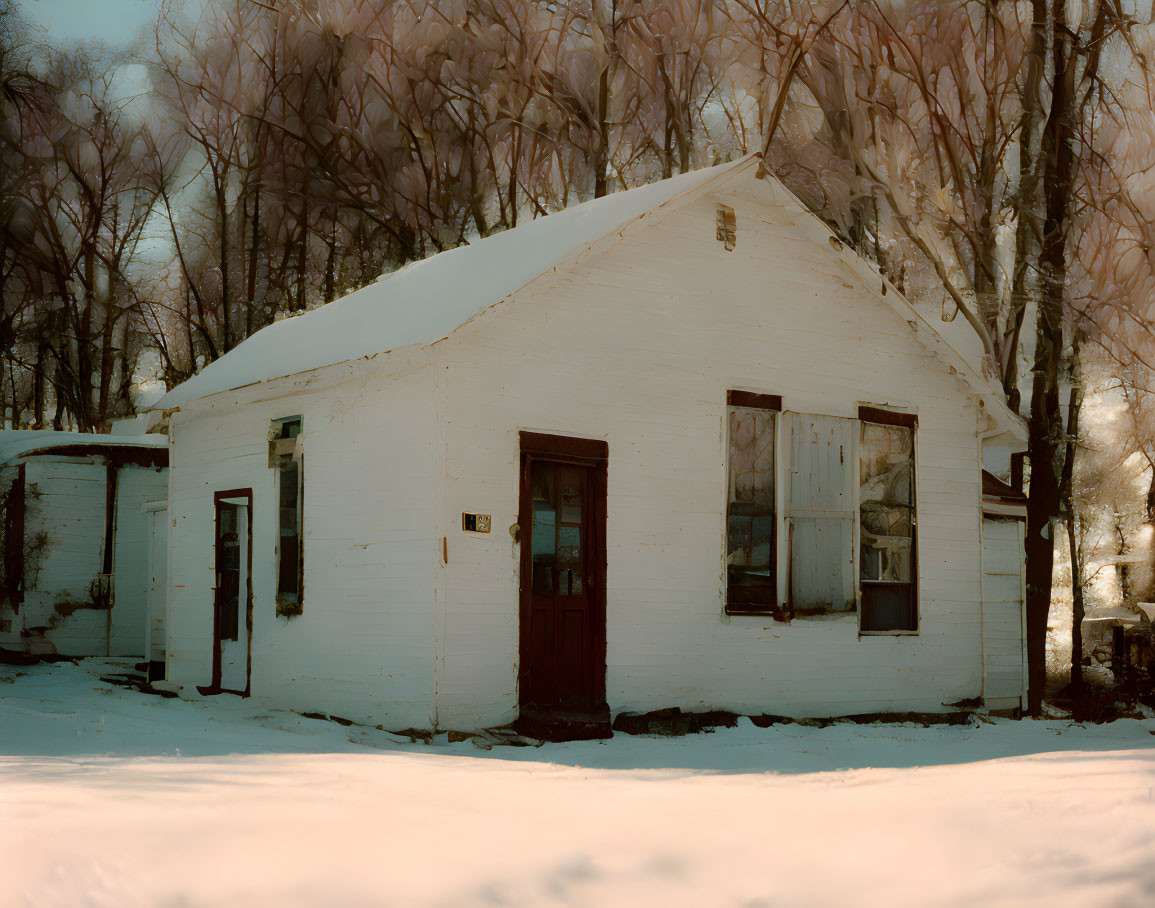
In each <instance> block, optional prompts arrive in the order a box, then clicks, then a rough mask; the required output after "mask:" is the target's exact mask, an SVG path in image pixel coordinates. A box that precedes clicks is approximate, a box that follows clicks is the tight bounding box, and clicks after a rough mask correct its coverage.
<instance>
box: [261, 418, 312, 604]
mask: <svg viewBox="0 0 1155 908" xmlns="http://www.w3.org/2000/svg"><path fill="white" fill-rule="evenodd" d="M301 424H302V420H301V417H300V416H291V417H287V418H285V419H277V420H273V424H272V427H271V429H270V431H269V467H270V468H272V469H273V470H275V471H276V486H277V488H276V496H277V551H276V558H277V614H278V615H286V616H289V615H299V614H301V609H302V606H303V605H304V571H303V569H302V568H303V565H304V555H305V553H304V546H303V544H302V536H301V530H302V520H301V517H302V513H303V511H302V502H303V499H304V494H303V493H304V478H303V472H302V469H301V467H302V457H301V439H300V435H301Z"/></svg>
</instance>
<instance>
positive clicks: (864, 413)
mask: <svg viewBox="0 0 1155 908" xmlns="http://www.w3.org/2000/svg"><path fill="white" fill-rule="evenodd" d="M859 418H860V419H861V421H862V427H861V432H862V435H861V441H860V444H859V469H860V472H859V481H860V490H859V496H858V508H859V530H860V551H859V569H858V570H859V583H860V595H861V598H862V608H861V618H860V621H861V624H860V628H861V630H862V631H863V632H864V633H895V632H909V631H916V630H918V608H917V596H916V586H915V585H916V582H917V578H918V570H917V563H916V554H917V549H916V545H915V542H916V538H915V528H916V526H917V520H916V512H915V483H914V474H915V471H914V432H915V426H916V420H915V417H914V416H913V415H912V414H907V413H891V412H889V411H886V410H877V409H874V408H871V407H862V408H861V410H860V412H859Z"/></svg>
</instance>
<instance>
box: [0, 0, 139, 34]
mask: <svg viewBox="0 0 1155 908" xmlns="http://www.w3.org/2000/svg"><path fill="white" fill-rule="evenodd" d="M158 2H159V0H20V4H19V5H20V11H21V12H22V13H23V14H24V16H25V17H26V18H27V19H28V20H29V21H30V22H31V23H33V24H34V25H38V26H40V27H42V28H43V29H44V30H45V31H46V32H47V36H48V38H49V39H51V40H54V41H69V40H73V41H75V40H87V39H92V40H97V41H104V42H107V43H108V44H111V45H119V44H126V43H128V42H129V41H131V40H132V38H134V37H135V36H136V35H137V34H138V33H139V32H140V29H141V28H143V27H145V26H147V25H149V24H150V23H151V22H153V21H154V20H155V18H156V11H157V3H158Z"/></svg>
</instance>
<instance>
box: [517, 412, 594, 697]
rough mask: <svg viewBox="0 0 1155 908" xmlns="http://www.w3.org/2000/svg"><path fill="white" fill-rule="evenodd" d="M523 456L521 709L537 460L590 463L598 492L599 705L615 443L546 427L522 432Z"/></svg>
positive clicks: (590, 532)
mask: <svg viewBox="0 0 1155 908" xmlns="http://www.w3.org/2000/svg"><path fill="white" fill-rule="evenodd" d="M519 440H520V455H519V457H518V469H519V470H520V473H519V476H518V489H519V492H518V518H517V522H518V527H519V536H520V540H521V564H520V570H519V572H518V581H519V591H518V592H519V596H518V598H519V609H518V644H517V654H518V664H517V703H518V711H519V712H520V711H521V710H523V709H525V707H526V706H527V705H529V704H527V703H526V702H525V700H524V699H523V698H524V695H525V692H526V690H527V689H528V687H529V665H530V660H529V658H528V653H527V649H526V648H527V646H528V644H527V640H528V639H529V627H530V615H531V610H532V598H533V583H532V577H531V572H532V569H533V564H532V560H531V558H532V549H533V545H532V543H533V488H532V484H531V479H530V474H531V471H532V467H533V463H534V462H535V461H539V460H540V461H548V462H550V463H568V464H574V465H576V466H582V467H590V468H592V469H591V470H590V475H591V479H592V483H591V487H592V491H593V495H592V497H591V501H590V512H589V525H588V526H587V527H586V533H587V536H586V544H587V545H588V547H589V557H590V562H589V564H590V570H591V573H592V574H593V582H592V583H591V584H590V585H589V587H588V589H589V593H588V598H587V601H588V603H589V608H590V613H591V617H592V624H593V639H592V641H591V642H592V646H591V647H590V655H589V659H590V664H589V666H588V668H589V669H590V674H591V676H592V677H593V679H594V688H593V697H594V704H593V705H594V707H595V708H596V707H598V706H602V707H604V706H605V702H606V490H607V486H606V474H607V467H608V465H609V444H608V443H607V442H605V441H599V440H597V439H590V438H574V437H571V436H568V435H547V434H543V433H540V432H520V433H519Z"/></svg>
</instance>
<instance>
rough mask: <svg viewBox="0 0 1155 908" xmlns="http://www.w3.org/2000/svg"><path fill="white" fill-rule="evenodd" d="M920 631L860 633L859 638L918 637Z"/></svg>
mask: <svg viewBox="0 0 1155 908" xmlns="http://www.w3.org/2000/svg"><path fill="white" fill-rule="evenodd" d="M918 635H919V632H918V631H859V632H858V636H859V637H917V636H918Z"/></svg>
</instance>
